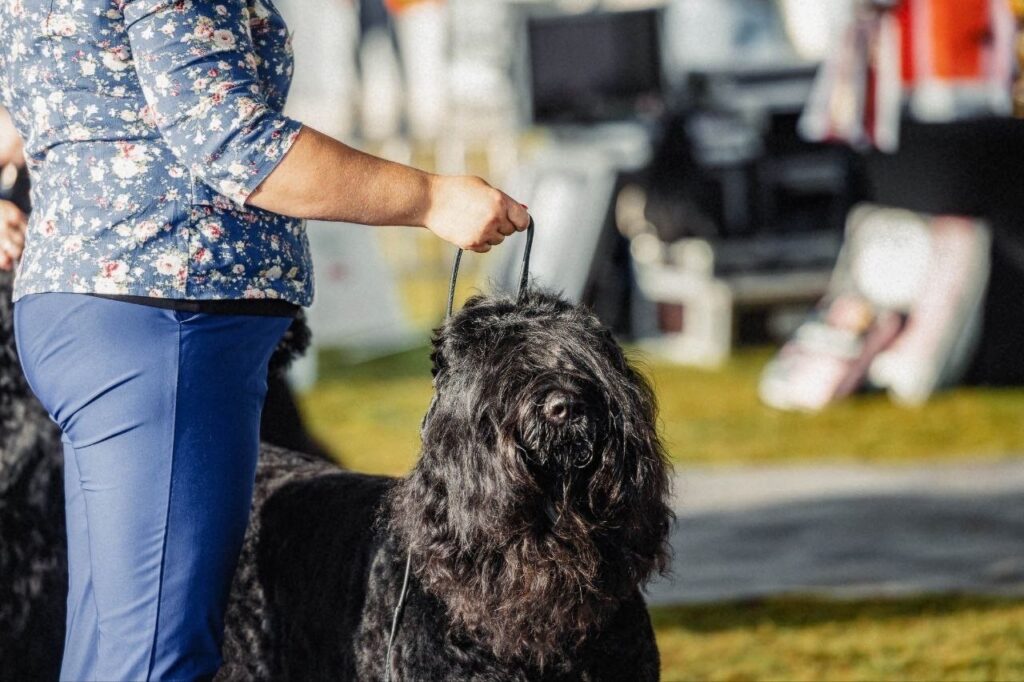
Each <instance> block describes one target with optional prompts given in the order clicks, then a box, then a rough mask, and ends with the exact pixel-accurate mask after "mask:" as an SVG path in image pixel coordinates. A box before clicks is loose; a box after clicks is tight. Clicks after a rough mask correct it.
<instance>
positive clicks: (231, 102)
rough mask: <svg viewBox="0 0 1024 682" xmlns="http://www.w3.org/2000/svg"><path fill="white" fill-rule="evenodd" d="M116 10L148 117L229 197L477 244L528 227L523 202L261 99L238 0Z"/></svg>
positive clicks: (134, 1)
mask: <svg viewBox="0 0 1024 682" xmlns="http://www.w3.org/2000/svg"><path fill="white" fill-rule="evenodd" d="M123 13H124V19H125V26H126V29H127V34H128V42H129V45H130V47H131V57H132V61H133V63H134V67H135V72H136V73H137V74H138V77H139V82H140V84H141V86H142V91H143V94H144V95H145V98H146V102H147V104H148V108H149V110H150V112H149V114H150V116H151V119H150V120H152V121H153V122H154V123H155V124H156V126H157V127H158V128H159V130H160V134H161V136H162V137H163V138H164V140H165V141H166V142H167V145H168V147H169V148H170V150H171V152H172V153H173V154H174V155H175V156H176V157H177V158H178V160H179V161H180V162H181V163H182V164H184V165H185V166H186V167H187V168H188V170H189V172H190V173H191V174H192V176H193V177H194V178H196V179H197V180H199V181H201V182H203V183H205V184H207V185H209V186H210V187H212V188H213V189H215V190H216V191H217V192H219V193H220V194H223V195H224V196H226V197H228V198H230V199H231V200H232V201H234V202H236V203H238V204H246V203H248V204H251V205H253V206H257V207H259V208H264V209H266V210H270V211H274V212H277V213H282V214H284V215H291V216H295V217H306V218H323V219H328V220H346V221H350V222H361V223H368V224H376V225H380V224H403V223H404V224H408V225H421V226H426V227H428V228H430V229H431V230H433V231H434V232H436V233H437V234H438V235H440V236H441V237H443V238H445V239H447V240H449V241H452V242H454V243H455V244H457V245H458V246H461V247H464V248H471V249H474V250H477V251H486V250H488V249H489V248H490V246H491V245H493V244H497V243H500V242H501V240H502V239H503V238H504V235H506V234H511V232H512V231H514V230H515V229H517V228H518V229H525V228H526V224H527V223H528V218H527V217H526V210H525V208H524V207H522V206H520V205H519V204H517V203H516V202H514V201H512V200H511V199H509V198H508V197H506V196H505V195H503V194H501V193H500V192H498V191H497V190H495V189H493V188H491V187H490V186H488V185H487V184H486V183H485V182H483V181H482V180H479V179H475V178H441V177H439V176H433V175H429V174H426V173H423V172H421V171H417V170H414V169H412V168H409V167H406V166H402V165H400V164H394V163H389V162H387V161H383V160H381V159H377V158H374V157H372V156H369V155H367V154H362V153H360V152H357V151H355V150H353V149H351V148H350V147H347V146H345V145H344V144H342V143H340V142H338V141H337V140H334V139H332V138H330V137H328V136H326V135H323V134H321V133H318V132H317V131H315V130H313V129H311V128H308V127H304V126H302V125H301V124H300V123H299V122H298V121H295V120H293V119H290V118H288V117H286V116H284V115H282V114H281V113H279V112H277V111H275V110H274V109H273V108H272V107H270V106H268V104H267V102H266V100H265V99H264V97H263V94H262V91H261V84H260V82H259V77H258V73H257V57H256V55H255V50H254V48H253V44H252V40H251V37H250V29H251V27H252V24H251V22H252V21H253V17H252V15H251V14H250V12H249V9H248V8H247V6H246V4H245V2H243V1H242V0H221V1H220V2H217V3H214V2H198V1H197V2H189V3H180V2H174V1H173V0H126V1H125V2H124V3H123ZM257 190H258V191H257Z"/></svg>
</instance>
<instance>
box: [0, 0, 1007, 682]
mask: <svg viewBox="0 0 1024 682" xmlns="http://www.w3.org/2000/svg"><path fill="white" fill-rule="evenodd" d="M1015 4H1017V3H1013V2H1010V0H874V1H870V0H672V1H669V2H649V1H640V0H632V1H630V0H618V1H615V2H613V1H610V0H609V1H605V2H599V1H597V0H590V1H586V0H574V1H564V2H556V1H554V0H535V1H533V2H521V1H517V2H511V1H505V0H447V1H441V0H358V1H357V2H350V1H349V0H318V1H317V2H310V1H309V0H301V1H300V0H276V5H277V7H278V9H279V10H280V11H281V12H282V14H284V15H285V17H286V19H287V21H288V24H289V27H290V29H291V31H292V33H293V35H292V41H293V46H294V50H295V56H296V72H295V80H294V83H293V87H292V91H291V95H290V98H289V105H288V112H287V113H289V114H290V115H292V116H294V117H296V118H298V119H300V120H302V121H303V122H305V123H307V124H309V125H311V126H313V127H315V128H318V129H320V130H322V131H324V132H327V133H329V134H332V135H334V136H336V137H338V138H340V139H343V140H345V141H346V142H348V143H350V144H352V145H354V146H357V147H359V148H362V149H365V150H367V151H370V152H372V153H375V154H378V155H381V156H384V157H387V158H390V159H393V160H397V161H401V162H404V163H411V164H414V165H417V166H420V167H424V168H428V169H431V170H434V171H437V172H441V173H458V174H463V173H468V174H474V175H480V176H482V177H484V178H486V179H487V180H488V181H489V182H491V183H492V184H494V185H496V186H499V187H501V188H502V189H505V190H506V191H507V192H508V193H510V194H511V195H512V196H514V197H515V198H516V199H518V200H519V201H521V202H524V203H526V204H528V205H529V206H530V210H531V213H532V215H533V216H534V218H535V220H536V225H537V236H536V242H535V245H534V250H533V267H532V273H533V276H534V278H535V281H536V282H537V284H538V285H541V286H546V287H549V288H552V289H555V290H558V291H560V292H562V293H563V294H564V295H565V296H566V297H567V298H569V299H572V300H574V301H577V302H580V303H582V304H585V305H587V306H589V307H591V308H592V309H593V310H594V311H595V312H596V313H597V314H598V315H599V316H600V317H601V319H602V320H603V321H604V322H605V323H606V324H607V325H608V326H609V327H610V328H612V329H613V330H614V331H615V333H616V334H617V335H618V336H619V338H620V340H621V341H622V342H623V344H624V345H626V346H627V348H628V349H629V351H630V353H631V357H632V358H633V360H634V361H635V362H636V363H637V364H638V365H639V366H640V367H642V368H643V369H644V371H645V372H646V373H648V375H649V376H650V377H651V378H652V380H653V383H654V385H655V387H656V390H657V393H658V398H659V401H660V405H661V426H662V433H663V436H664V438H665V441H666V443H667V446H668V451H669V453H670V456H671V457H672V459H673V461H674V463H675V464H676V466H677V475H676V485H675V494H676V502H675V508H676V511H677V514H678V523H677V526H676V528H675V531H674V536H673V543H674V547H675V562H674V569H673V575H672V576H670V577H668V578H666V579H664V580H661V581H659V582H657V583H656V584H654V585H652V586H651V589H650V594H649V598H650V603H651V608H652V613H653V615H654V619H655V624H656V627H657V630H658V637H659V643H660V647H661V652H662V660H663V676H664V679H666V680H690V679H728V680H746V679H750V680H760V679H787V680H788V679H809V680H819V679H830V680H846V679H850V680H853V679H856V680H878V679H922V680H936V679H956V680H962V679H1002V680H1008V679H1018V680H1021V679H1024V457H1022V456H1021V455H1022V453H1024V421H1022V419H1021V417H1022V415H1024V389H1022V386H1024V352H1022V350H1024V172H1022V170H1024V121H1020V120H1018V119H1015V118H1014V113H1015V109H1017V110H1018V113H1019V110H1021V109H1024V107H1021V106H1019V103H1018V101H1017V100H1018V99H1020V101H1021V102H1024V95H1022V94H1020V93H1019V92H1018V90H1017V89H1016V87H1015V84H1014V81H1015V78H1016V76H1017V74H1018V71H1019V65H1018V63H1017V58H1018V45H1019V44H1021V45H1024V43H1020V42H1019V41H1020V40H1021V39H1020V33H1019V26H1018V22H1017V19H1016V16H1015V13H1014V11H1015V10H1016V9H1022V10H1024V8H1021V7H1015V6H1014V5H1015ZM1022 4H1024V3H1022ZM1021 54H1022V55H1024V51H1022V52H1021ZM1018 95H1020V97H1018ZM5 177H6V178H7V180H6V182H8V183H11V182H14V181H15V178H16V176H15V175H14V174H8V175H6V176H5ZM307 227H308V232H309V236H310V240H311V242H312V245H313V252H314V262H315V273H316V290H317V293H316V303H315V304H314V305H313V307H312V308H311V309H310V310H309V311H308V312H309V315H308V317H309V321H310V325H311V328H312V330H313V343H314V346H313V349H312V351H311V352H310V353H309V354H308V355H307V357H305V358H304V359H303V360H301V361H300V362H299V363H298V364H297V365H296V366H294V367H293V368H292V370H291V373H290V377H289V379H290V383H291V385H292V389H293V390H294V391H295V395H296V397H297V405H298V411H299V415H301V418H302V420H303V421H304V422H305V425H306V427H307V428H308V429H309V432H310V433H311V434H312V436H313V438H314V439H315V441H316V442H317V443H318V444H319V445H318V447H323V448H326V449H327V450H329V451H330V452H331V454H332V455H333V456H334V457H336V458H337V459H338V461H339V462H341V463H342V464H343V465H344V466H346V467H349V468H352V469H357V470H363V471H370V472H378V473H388V474H393V475H401V474H403V473H404V472H406V471H407V470H408V469H409V467H411V466H412V464H413V463H414V461H415V458H416V455H417V451H418V429H419V424H420V420H421V418H422V415H423V413H424V412H425V410H426V407H427V405H428V403H429V399H430V394H431V387H430V374H429V349H428V341H429V335H430V331H431V329H432V328H433V327H434V326H436V325H437V324H438V323H439V322H440V321H441V318H442V316H443V312H444V305H445V299H446V295H447V286H448V275H449V272H450V267H451V264H452V259H453V257H454V252H453V249H452V248H450V247H449V246H448V245H447V244H444V243H442V242H441V241H439V240H437V239H436V238H434V237H432V236H431V235H430V234H428V233H427V232H426V231H415V230H411V229H409V228H402V227H395V228H380V229H368V228H365V227H359V226H353V225H338V224H327V223H316V222H310V223H309V224H308V226H307ZM522 241H523V239H522V237H518V236H517V237H514V238H511V239H509V240H507V241H506V243H505V244H504V245H502V246H501V247H500V248H497V249H495V250H494V251H493V252H491V253H490V254H488V255H486V256H480V255H475V254H467V257H466V258H465V259H464V266H463V275H462V278H461V280H460V284H459V292H458V298H457V301H458V300H462V299H464V298H465V297H466V296H468V295H470V294H471V293H472V292H474V291H485V292H486V291H494V290H502V289H505V288H508V287H510V286H511V284H512V283H513V282H514V280H515V278H516V273H517V269H518V259H519V254H520V253H521V249H522V246H523V245H522V243H521V242H522ZM456 305H458V303H457V304H456Z"/></svg>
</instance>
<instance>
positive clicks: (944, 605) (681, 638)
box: [652, 597, 1024, 682]
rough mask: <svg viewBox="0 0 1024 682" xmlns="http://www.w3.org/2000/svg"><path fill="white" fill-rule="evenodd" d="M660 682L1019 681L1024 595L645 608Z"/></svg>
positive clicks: (1023, 660)
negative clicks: (659, 665) (656, 652)
mask: <svg viewBox="0 0 1024 682" xmlns="http://www.w3.org/2000/svg"><path fill="white" fill-rule="evenodd" d="M652 616H653V619H654V623H655V628H656V630H657V633H658V647H659V649H660V650H661V658H662V679H663V680H665V682H683V681H684V680H922V681H926V680H927V681H930V680H964V681H967V680H1024V603H1022V602H1020V601H1009V600H1000V599H989V598H978V597H944V598H926V597H922V598H918V599H900V600H885V601H881V600H879V601H855V602H836V601H820V600H814V599H802V598H782V599H776V600H770V601H764V602H754V603H729V604H713V605H706V606H683V607H672V608H656V609H652Z"/></svg>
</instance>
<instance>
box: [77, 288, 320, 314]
mask: <svg viewBox="0 0 1024 682" xmlns="http://www.w3.org/2000/svg"><path fill="white" fill-rule="evenodd" d="M87 295H88V296H95V297H97V298H109V299H111V300H114V301H125V302H128V303H139V304H141V305H148V306H152V307H154V308H168V309H171V310H184V311H187V312H192V313H211V314H214V315H265V316H271V317H295V316H296V315H298V313H299V310H300V309H301V306H298V305H296V304H294V303H290V302H288V301H282V300H280V299H274V298H233V299H202V300H197V299H184V298H157V297H155V296H131V295H128V294H95V293H91V292H89V293H87Z"/></svg>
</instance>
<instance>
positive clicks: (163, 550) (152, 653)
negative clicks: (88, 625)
mask: <svg viewBox="0 0 1024 682" xmlns="http://www.w3.org/2000/svg"><path fill="white" fill-rule="evenodd" d="M174 319H175V321H176V322H177V325H178V329H177V336H178V338H177V342H176V344H175V349H174V350H175V353H174V355H175V356H174V386H173V392H174V395H173V396H172V403H171V405H172V413H171V438H170V442H171V452H170V459H171V463H170V467H169V471H168V477H167V511H166V513H165V516H164V531H163V541H162V545H161V547H160V571H159V573H158V576H157V592H156V613H155V615H154V616H153V639H152V640H151V642H150V649H149V662H148V663H147V665H146V680H149V679H150V678H151V677H152V674H153V665H154V663H155V659H156V648H157V637H158V636H159V634H160V631H159V627H160V603H161V601H162V599H163V590H164V563H165V562H166V560H167V536H168V535H169V534H170V532H169V531H170V520H171V495H172V492H173V489H174V455H175V452H176V450H177V442H176V439H177V435H178V389H179V386H180V383H181V320H178V318H177V316H175V317H174Z"/></svg>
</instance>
